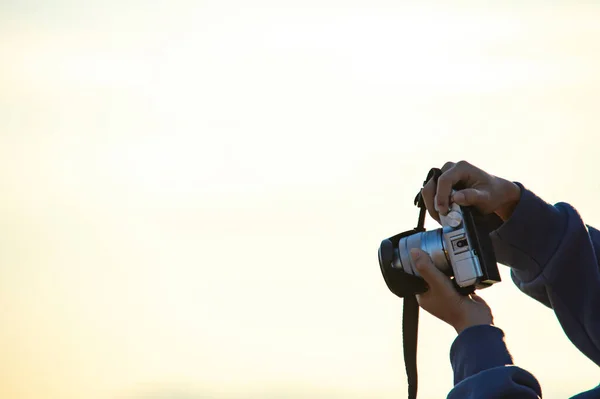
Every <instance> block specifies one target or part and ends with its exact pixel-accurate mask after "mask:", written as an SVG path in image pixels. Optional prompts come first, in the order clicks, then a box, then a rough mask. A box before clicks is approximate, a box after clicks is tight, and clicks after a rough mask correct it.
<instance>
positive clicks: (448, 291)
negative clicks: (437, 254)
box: [411, 248, 494, 334]
mask: <svg viewBox="0 0 600 399" xmlns="http://www.w3.org/2000/svg"><path fill="white" fill-rule="evenodd" d="M411 256H412V258H413V261H414V262H415V265H416V268H417V271H418V272H419V274H420V275H421V277H423V279H424V280H425V282H427V286H428V290H427V292H425V293H423V294H419V295H417V301H418V302H419V305H420V306H421V307H422V308H423V309H425V310H426V311H427V312H429V313H431V314H432V315H434V316H435V317H437V318H438V319H440V320H443V321H445V322H446V323H448V324H450V325H451V326H452V327H454V329H455V330H456V332H457V333H458V334H460V333H461V332H462V331H463V330H464V329H466V328H468V327H472V326H476V325H481V324H487V325H490V324H494V323H493V316H492V311H491V309H490V308H489V306H488V305H487V303H485V301H484V300H483V299H482V298H481V297H479V296H478V295H477V294H474V293H473V294H471V295H469V296H465V295H460V294H459V293H458V291H457V290H456V288H455V287H454V285H453V284H452V281H451V280H450V279H449V278H448V276H446V275H445V274H444V273H442V272H441V271H439V270H438V269H437V268H436V267H435V265H434V264H433V262H432V261H431V258H430V257H429V255H428V254H427V253H426V252H424V251H422V250H420V249H417V248H413V249H412V250H411Z"/></svg>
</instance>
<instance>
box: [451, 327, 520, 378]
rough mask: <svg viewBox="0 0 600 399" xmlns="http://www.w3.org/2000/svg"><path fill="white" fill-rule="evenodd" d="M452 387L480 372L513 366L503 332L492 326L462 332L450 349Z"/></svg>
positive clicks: (471, 328) (470, 328)
mask: <svg viewBox="0 0 600 399" xmlns="http://www.w3.org/2000/svg"><path fill="white" fill-rule="evenodd" d="M450 363H451V364H452V370H453V371H454V385H456V384H458V383H459V382H461V381H462V380H464V379H465V378H468V377H470V376H472V375H475V374H477V373H479V372H481V371H484V370H488V369H491V368H495V367H501V366H505V365H511V364H513V360H512V357H511V355H510V353H509V352H508V348H507V347H506V343H505V342H504V332H503V331H502V330H501V329H499V328H497V327H495V326H492V325H478V326H473V327H469V328H467V329H465V330H463V331H462V332H461V333H460V334H459V335H458V337H456V339H455V340H454V342H453V343H452V347H451V348H450Z"/></svg>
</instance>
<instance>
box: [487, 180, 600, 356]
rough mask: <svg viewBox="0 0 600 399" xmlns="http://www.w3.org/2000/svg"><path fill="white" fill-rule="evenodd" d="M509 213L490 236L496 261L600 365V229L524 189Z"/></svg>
mask: <svg viewBox="0 0 600 399" xmlns="http://www.w3.org/2000/svg"><path fill="white" fill-rule="evenodd" d="M521 191H522V193H521V199H520V203H519V204H518V206H517V207H516V208H515V211H514V213H513V215H512V216H511V217H510V218H509V219H508V220H507V221H506V222H505V223H504V224H503V225H502V226H501V227H500V228H499V229H498V230H496V231H495V232H493V233H492V234H491V237H492V242H493V243H494V250H495V252H496V258H497V260H498V262H500V263H503V264H506V265H508V266H510V267H511V268H512V270H511V276H512V279H513V281H514V282H515V284H516V285H517V286H518V287H519V289H520V290H521V291H523V292H524V293H526V294H527V295H529V296H530V297H532V298H534V299H536V300H538V301H539V302H541V303H543V304H545V305H546V306H548V307H550V308H552V309H553V310H554V312H555V314H556V316H557V318H558V320H559V322H560V323H561V326H562V327H563V330H564V331H565V333H566V334H567V336H568V337H569V339H570V340H571V341H572V342H573V343H574V344H575V345H576V346H577V348H579V349H580V350H581V351H582V352H583V353H584V354H586V355H587V356H588V357H589V358H590V359H592V360H593V361H594V362H596V363H597V364H600V316H599V315H598V312H597V309H600V268H599V265H598V256H597V254H600V233H599V232H598V231H597V230H596V229H594V228H591V227H588V226H586V225H585V223H584V222H583V220H582V219H581V217H580V215H579V214H578V213H577V211H576V210H575V209H574V208H573V207H572V206H570V205H568V204H565V203H559V204H556V205H555V206H553V205H550V204H547V203H546V202H544V201H543V200H542V199H540V198H539V197H537V196H536V195H535V194H533V193H532V192H530V191H528V190H526V189H522V190H521Z"/></svg>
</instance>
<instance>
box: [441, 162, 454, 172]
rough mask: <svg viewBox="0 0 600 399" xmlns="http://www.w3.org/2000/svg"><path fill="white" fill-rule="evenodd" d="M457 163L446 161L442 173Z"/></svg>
mask: <svg viewBox="0 0 600 399" xmlns="http://www.w3.org/2000/svg"><path fill="white" fill-rule="evenodd" d="M455 165H456V163H455V162H446V163H445V164H444V166H442V169H441V170H442V173H444V172H446V171H447V170H449V169H451V168H453V167H454V166H455Z"/></svg>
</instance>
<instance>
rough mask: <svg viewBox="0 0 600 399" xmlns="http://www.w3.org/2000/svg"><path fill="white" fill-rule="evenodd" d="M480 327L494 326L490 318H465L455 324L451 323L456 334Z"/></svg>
mask: <svg viewBox="0 0 600 399" xmlns="http://www.w3.org/2000/svg"><path fill="white" fill-rule="evenodd" d="M482 325H483V326H493V325H494V320H493V318H492V317H491V316H483V317H471V318H466V319H464V320H460V321H457V322H456V323H453V324H452V327H454V329H455V330H456V333H457V334H460V333H461V332H463V331H464V330H466V329H467V328H469V327H474V326H482Z"/></svg>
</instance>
